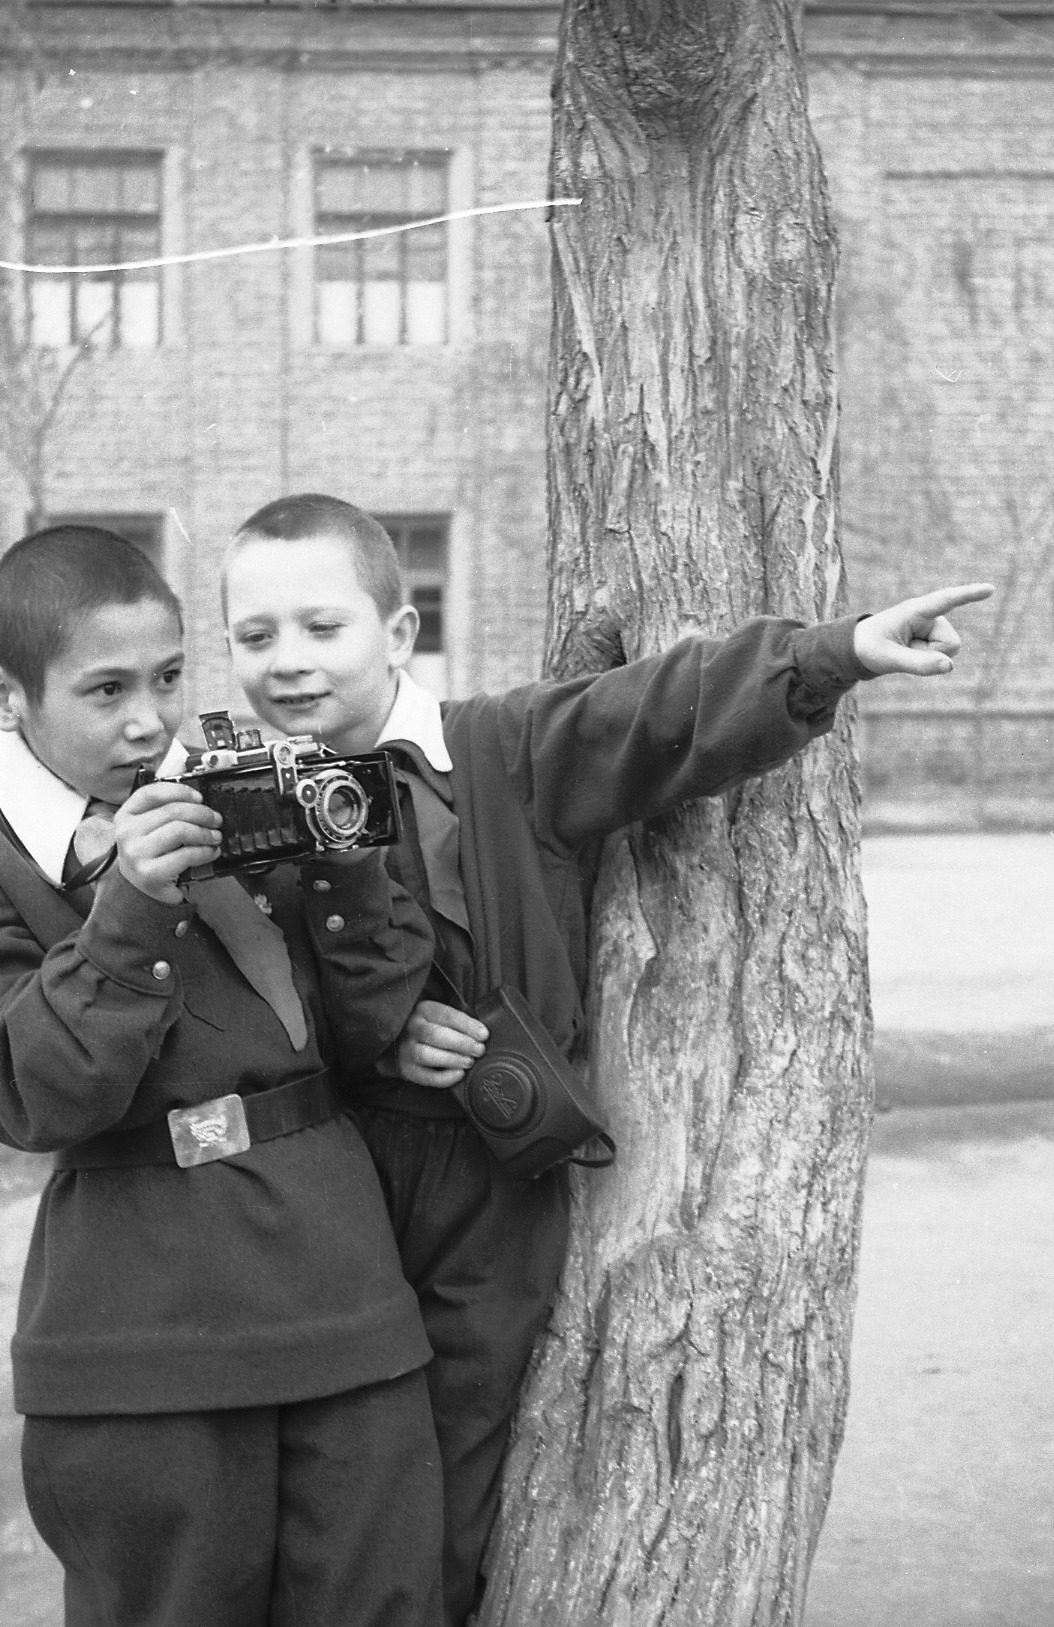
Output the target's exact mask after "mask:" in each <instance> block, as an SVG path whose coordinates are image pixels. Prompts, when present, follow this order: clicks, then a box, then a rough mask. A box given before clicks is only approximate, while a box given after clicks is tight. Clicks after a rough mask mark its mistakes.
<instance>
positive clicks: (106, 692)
mask: <svg viewBox="0 0 1054 1627" xmlns="http://www.w3.org/2000/svg"><path fill="white" fill-rule="evenodd" d="M95 693H96V694H97V695H103V696H104V697H105V698H106V699H107V700H112V699H113V697H114V696H115V695H119V694H120V693H121V686H120V684H119V683H118V681H117V679H116V678H107V680H106V682H105V683H104V684H99V685H98V686H97V687H96V690H95Z"/></svg>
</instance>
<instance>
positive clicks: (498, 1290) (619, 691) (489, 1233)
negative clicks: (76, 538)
mask: <svg viewBox="0 0 1054 1627" xmlns="http://www.w3.org/2000/svg"><path fill="white" fill-rule="evenodd" d="M990 591H991V589H990V588H988V587H987V586H984V585H974V586H972V587H968V588H961V589H949V590H947V591H945V592H943V593H937V594H931V595H929V596H928V597H927V598H924V599H918V600H912V601H908V602H907V603H905V604H903V605H899V606H896V607H894V608H893V609H892V610H887V611H885V612H883V613H882V614H880V615H877V616H873V617H868V618H866V619H857V618H854V617H850V618H846V619H844V620H842V621H837V622H834V623H831V624H830V625H828V626H820V627H811V628H803V627H800V626H799V625H798V624H796V623H793V622H788V621H781V620H776V619H774V618H759V619H758V620H756V621H752V622H749V623H747V624H746V625H745V626H743V627H741V628H739V629H738V630H737V631H736V632H735V633H733V634H732V636H731V637H730V638H728V639H726V640H724V641H715V640H709V639H704V638H701V637H690V638H687V639H684V640H682V641H681V642H680V643H678V644H677V645H675V646H674V647H673V648H672V649H671V650H669V651H667V652H665V653H664V654H663V655H661V656H656V657H650V658H647V659H644V660H640V661H636V662H633V663H631V664H630V665H629V666H626V667H623V668H619V669H616V670H614V671H610V672H606V673H603V674H601V675H599V676H588V677H584V678H580V679H575V680H573V681H571V682H566V683H537V684H528V685H525V686H523V687H522V688H519V689H514V690H512V691H511V692H510V693H508V694H506V695H504V696H501V697H489V696H476V697H474V698H473V699H471V700H467V701H452V702H449V703H447V704H446V705H444V706H443V707H440V706H439V705H438V703H436V702H435V701H434V700H433V699H432V698H431V697H429V696H428V695H427V694H425V693H424V691H423V690H421V689H420V688H419V687H418V686H417V685H415V684H414V683H413V682H412V681H411V680H410V678H409V677H408V675H407V673H406V670H405V669H406V666H407V663H408V661H409V659H410V656H411V654H412V651H413V642H414V637H415V633H416V628H417V616H416V612H415V611H414V610H413V608H412V607H411V606H408V605H406V604H405V603H404V602H403V597H404V596H403V593H402V589H401V584H400V577H399V570H398V563H397V560H396V557H395V553H394V549H393V548H392V546H391V543H390V542H389V540H388V538H387V536H386V535H385V533H384V532H383V530H381V528H380V527H379V526H378V525H377V524H376V522H374V521H373V520H372V519H370V518H369V516H367V515H366V514H364V513H363V512H362V511H361V510H359V509H356V508H354V507H352V506H351V505H350V504H347V503H343V502H340V501H338V500H337V499H334V498H329V497H321V496H302V497H291V498H287V499H280V500H279V501H277V502H274V503H271V504H268V505H267V506H266V507H265V508H263V509H261V510H259V511H258V512H257V513H256V514H254V515H253V516H252V517H251V518H250V519H249V520H247V521H246V522H245V524H244V525H243V526H242V527H241V529H240V530H239V532H238V533H237V535H236V536H235V539H234V541H233V543H232V545H231V548H230V550H229V552H228V556H227V561H226V570H225V597H224V608H225V615H226V620H227V633H228V639H229V642H230V647H231V652H232V656H233V660H234V667H235V672H236V674H237V676H238V678H239V680H240V681H241V683H242V685H243V687H244V689H245V691H246V694H247V695H248V697H249V700H250V702H251V704H252V705H253V707H254V709H255V710H256V711H257V713H259V715H260V716H261V717H263V718H265V719H266V720H267V721H268V722H269V723H271V724H273V725H274V726H275V727H277V728H279V729H281V730H283V731H284V732H288V733H297V732H310V733H313V734H315V735H317V736H318V737H319V738H320V739H322V740H323V741H325V742H326V743H327V744H328V745H330V746H332V747H333V748H334V749H336V750H338V751H341V752H356V751H369V750H373V749H374V748H375V747H376V746H377V745H379V744H384V745H385V748H386V749H387V750H390V751H392V752H393V754H395V755H396V756H397V757H398V759H399V761H400V763H401V769H402V774H403V794H402V798H401V806H402V809H403V817H404V824H405V839H404V841H403V843H402V844H401V845H400V846H399V847H398V848H393V849H392V850H390V853H389V856H388V865H389V869H390V871H391V873H392V874H393V876H396V877H397V879H398V880H400V881H401V882H402V883H403V885H405V886H406V887H407V888H408V890H409V891H410V892H411V893H413V895H414V896H415V897H416V898H417V899H418V901H419V902H420V903H421V905H422V907H423V908H424V909H426V910H427V911H428V913H429V916H430V919H431V922H432V926H433V930H434V934H435V939H436V956H435V962H434V965H433V968H432V971H431V974H430V976H429V980H428V984H427V986H426V988H425V991H424V999H423V1000H422V1002H421V1003H420V1004H419V1005H418V1007H417V1008H416V1009H415V1011H414V1014H413V1015H412V1017H411V1018H410V1021H409V1022H408V1024H407V1027H406V1029H405V1030H404V1032H403V1034H402V1035H401V1036H400V1039H399V1041H398V1043H397V1044H396V1045H395V1046H394V1047H393V1050H392V1052H391V1053H390V1054H389V1056H388V1057H387V1058H385V1059H382V1060H381V1062H380V1063H379V1064H378V1065H377V1066H376V1067H375V1068H374V1069H373V1070H372V1072H371V1075H370V1076H369V1077H367V1078H366V1079H365V1080H362V1081H360V1082H359V1098H358V1099H359V1102H360V1104H361V1105H360V1112H359V1122H360V1123H361V1124H362V1126H363V1133H364V1135H365V1136H366V1139H367V1143H368V1145H369V1146H370V1149H371V1151H372V1153H373V1156H374V1159H375V1161H376V1164H377V1167H378V1169H379V1171H380V1174H381V1179H382V1182H383V1184H384V1189H385V1194H386V1197H387V1200H388V1204H389V1210H390V1213H391V1215H392V1220H393V1224H394V1227H395V1233H396V1238H397V1240H398V1243H399V1247H400V1253H401V1257H402V1262H403V1269H404V1271H405V1273H406V1276H407V1279H408V1281H409V1282H410V1283H411V1284H412V1285H413V1286H414V1288H415V1289H416V1290H417V1293H418V1298H419V1302H420V1305H421V1309H422V1314H423V1317H424V1322H425V1327H426V1329H427V1331H428V1336H429V1339H430V1341H431V1344H432V1348H433V1350H434V1352H435V1358H434V1360H433V1361H432V1363H431V1364H430V1366H429V1368H428V1370H427V1376H428V1382H429V1387H430V1390H431V1395H432V1404H433V1409H434V1413H435V1420H436V1428H437V1432H438V1436H439V1442H440V1451H441V1454H442V1462H443V1473H444V1497H445V1535H444V1544H445V1546H444V1592H445V1606H446V1621H447V1623H448V1627H456V1624H458V1623H460V1622H462V1621H463V1620H464V1619H465V1617H466V1616H467V1614H468V1613H469V1612H470V1610H471V1609H472V1607H473V1604H474V1602H476V1600H477V1599H478V1595H479V1587H480V1576H479V1569H480V1560H481V1557H482V1553H483V1548H484V1545H485V1543H486V1539H487V1535H488V1532H489V1529H490V1525H491V1522H492V1520H493V1516H494V1512H495V1509H496V1507H497V1501H498V1494H499V1488H500V1471H501V1459H502V1454H503V1451H504V1448H505V1444H506V1441H507V1438H508V1432H509V1428H510V1424H511V1419H512V1415H513V1411H514V1408H515V1404H516V1394H517V1388H518V1386H519V1383H520V1380H521V1378H522V1375H523V1371H524V1367H525V1365H526V1362H527V1359H528V1356H529V1354H530V1350H531V1346H532V1343H533V1341H534V1338H535V1335H536V1334H537V1332H538V1331H539V1329H540V1328H541V1327H542V1325H543V1323H544V1320H545V1315H546V1310H547V1307H548V1304H549V1300H550V1297H551V1294H552V1292H553V1289H554V1287H555V1285H556V1281H557V1278H558V1275H559V1272H560V1268H561V1265H562V1262H563V1257H564V1249H565V1243H566V1228H567V1183H566V1167H559V1168H554V1169H550V1170H548V1171H547V1172H546V1173H544V1174H541V1175H539V1176H538V1178H537V1179H535V1180H531V1181H523V1180H517V1179H515V1178H512V1177H511V1176H510V1175H509V1174H508V1173H507V1172H506V1171H505V1170H504V1169H503V1167H502V1166H501V1165H500V1164H499V1163H498V1162H497V1161H496V1160H495V1159H494V1158H493V1157H492V1156H491V1155H490V1154H489V1153H488V1152H487V1150H486V1148H485V1146H484V1144H483V1142H482V1140H481V1139H480V1137H479V1136H478V1135H477V1133H476V1131H475V1130H474V1129H473V1128H472V1126H471V1124H470V1123H469V1122H468V1120H467V1119H466V1117H465V1114H464V1112H463V1111H462V1109H461V1107H460V1106H459V1104H458V1102H457V1101H456V1100H455V1099H454V1098H453V1097H452V1096H451V1095H450V1093H449V1090H448V1089H444V1088H442V1087H449V1086H451V1085H453V1084H456V1083H457V1082H458V1081H459V1080H461V1079H462V1078H463V1076H464V1074H465V1072H466V1069H467V1068H468V1067H469V1066H470V1065H471V1063H472V1062H473V1061H474V1060H475V1059H477V1058H478V1057H479V1056H480V1055H482V1054H483V1052H484V1049H485V1045H486V1041H487V1038H488V1033H487V1029H486V1028H485V1027H484V1026H483V1025H482V1024H481V1023H479V1022H478V1021H477V1020H476V1019H475V1018H474V1017H473V1016H471V1015H470V1013H471V1011H472V1010H473V1009H474V1008H475V1007H476V1006H477V1005H478V1004H479V1002H480V1001H481V1000H482V999H483V998H484V997H485V996H486V995H488V994H489V993H490V992H491V991H492V990H494V989H496V988H497V987H498V986H499V985H505V986H507V987H511V988H512V989H513V990H515V991H517V992H518V993H519V994H520V995H521V996H523V997H524V998H525V999H526V1001H527V1004H528V1006H529V1007H530V1010H531V1012H532V1013H533V1015H534V1017H535V1018H536V1019H538V1020H539V1021H540V1023H541V1025H542V1027H543V1029H544V1030H545V1032H546V1033H547V1034H548V1035H549V1036H550V1037H551V1039H552V1040H553V1041H554V1042H555V1043H556V1045H557V1046H558V1047H559V1049H560V1051H562V1052H563V1053H564V1055H565V1056H571V1057H574V1056H575V1055H576V1054H580V1053H581V1051H582V1049H583V1041H584V1014H583V1007H582V997H583V991H584V988H585V978H586V925H585V913H584V908H583V901H582V896H581V888H580V881H579V874H578V855H579V853H580V852H581V850H582V848H583V846H584V845H585V844H586V843H587V842H589V841H590V840H592V839H593V838H596V837H600V836H603V835H606V834H608V833H609V832H611V831H614V830H616V829H618V828H619V827H620V826H622V825H624V824H628V823H630V822H631V821H634V820H639V819H647V818H652V817H654V816H656V815H657V814H660V813H662V812H664V811H665V810H667V809H669V808H671V807H673V806H675V805H676V804H677V803H680V802H682V801H685V800H687V799H688V798H692V797H698V796H708V795H709V796H712V795H716V794H718V793H720V792H721V791H723V790H725V789H727V788H728V787H730V786H732V785H735V784H736V783H738V782H739V781H740V780H742V779H744V778H746V777H747V776H749V775H751V774H760V773H763V772H764V771H765V770H767V769H769V768H772V767H775V766H776V765H777V764H779V763H781V762H784V761H785V760H786V759H787V758H789V757H790V756H792V755H793V754H794V753H795V752H797V751H799V750H800V749H801V748H802V747H803V746H805V745H806V744H807V743H808V741H809V740H810V739H812V738H814V737H815V736H817V735H819V734H822V733H824V732H825V731H826V730H828V729H829V728H830V727H831V725H832V723H833V720H834V715H835V709H836V707H837V704H838V701H839V699H840V697H841V696H842V695H843V694H845V693H846V691H847V690H849V689H851V688H852V686H853V685H854V684H855V683H856V682H858V681H859V680H860V679H863V678H869V677H873V676H875V675H876V674H878V673H880V672H892V671H907V672H916V673H920V674H927V673H936V672H942V671H947V670H950V668H951V664H952V663H951V656H952V655H954V653H955V651H956V650H957V649H958V647H959V640H958V638H957V636H956V634H955V633H954V631H953V629H952V628H951V627H950V625H949V624H948V623H947V621H945V620H944V615H945V612H946V611H948V610H950V609H952V608H953V607H954V606H956V605H958V604H965V603H967V602H969V601H970V600H973V599H980V598H985V597H987V595H988V593H989V592H990ZM436 1087H440V1088H438V1089H437V1088H436Z"/></svg>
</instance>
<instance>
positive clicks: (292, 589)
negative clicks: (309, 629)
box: [227, 529, 364, 615]
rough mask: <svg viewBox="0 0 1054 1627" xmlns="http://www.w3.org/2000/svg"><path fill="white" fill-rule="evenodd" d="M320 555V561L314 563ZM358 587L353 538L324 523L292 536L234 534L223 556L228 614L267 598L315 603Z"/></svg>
mask: <svg viewBox="0 0 1054 1627" xmlns="http://www.w3.org/2000/svg"><path fill="white" fill-rule="evenodd" d="M322 556H324V558H325V563H324V566H323V567H322V568H314V567H315V566H316V564H320V563H321V559H322ZM362 591H364V590H363V586H362V581H361V578H360V576H359V571H358V565H357V561H356V556H355V545H354V543H353V542H350V541H349V540H348V538H346V537H342V536H340V535H339V534H338V533H336V532H333V531H328V530H325V529H320V530H319V531H317V532H312V533H311V535H310V536H306V537H297V538H295V539H293V540H286V539H285V538H283V537H259V536H252V535H249V536H247V537H244V538H240V539H239V540H238V542H237V543H236V544H235V546H234V548H233V550H232V552H231V555H230V557H229V559H228V561H227V595H228V602H229V610H230V613H231V615H235V614H239V613H240V614H245V613H246V609H245V608H244V607H248V606H251V605H253V604H261V605H262V604H263V603H265V602H267V601H273V600H279V601H280V602H281V603H282V604H283V606H285V607H288V606H289V605H290V604H291V603H297V604H303V605H317V604H322V603H325V602H326V601H327V600H329V599H331V598H332V597H333V594H334V593H335V592H338V593H360V592H362Z"/></svg>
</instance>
